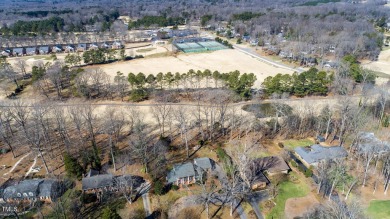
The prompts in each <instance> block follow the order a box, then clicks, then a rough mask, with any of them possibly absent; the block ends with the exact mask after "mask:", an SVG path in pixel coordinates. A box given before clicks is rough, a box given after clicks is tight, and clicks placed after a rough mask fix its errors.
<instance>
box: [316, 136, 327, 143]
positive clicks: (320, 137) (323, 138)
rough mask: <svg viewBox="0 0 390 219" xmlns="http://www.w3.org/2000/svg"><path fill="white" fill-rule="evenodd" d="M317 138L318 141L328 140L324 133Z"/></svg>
mask: <svg viewBox="0 0 390 219" xmlns="http://www.w3.org/2000/svg"><path fill="white" fill-rule="evenodd" d="M316 140H317V141H318V142H325V141H326V139H325V137H324V136H322V135H317V137H316Z"/></svg>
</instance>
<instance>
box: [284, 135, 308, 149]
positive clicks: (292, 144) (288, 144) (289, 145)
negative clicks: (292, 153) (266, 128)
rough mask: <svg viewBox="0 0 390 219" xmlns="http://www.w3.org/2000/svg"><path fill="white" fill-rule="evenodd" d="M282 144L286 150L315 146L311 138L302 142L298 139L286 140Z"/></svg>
mask: <svg viewBox="0 0 390 219" xmlns="http://www.w3.org/2000/svg"><path fill="white" fill-rule="evenodd" d="M282 143H283V145H284V147H285V148H286V149H290V150H294V149H295V148H296V147H306V146H310V145H313V144H314V141H313V140H311V139H309V138H305V139H300V140H296V139H289V140H284V141H282Z"/></svg>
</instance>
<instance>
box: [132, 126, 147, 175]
mask: <svg viewBox="0 0 390 219" xmlns="http://www.w3.org/2000/svg"><path fill="white" fill-rule="evenodd" d="M146 129H147V125H146V124H145V123H143V121H141V120H140V119H137V120H136V121H135V124H134V128H133V134H132V136H131V138H130V141H129V145H130V151H131V154H132V156H133V157H134V158H135V159H138V160H140V161H141V163H142V166H143V167H144V169H145V172H146V173H148V172H149V169H148V164H149V160H150V158H151V156H152V154H151V151H150V147H151V144H150V143H151V139H150V137H149V135H148V134H147V130H146Z"/></svg>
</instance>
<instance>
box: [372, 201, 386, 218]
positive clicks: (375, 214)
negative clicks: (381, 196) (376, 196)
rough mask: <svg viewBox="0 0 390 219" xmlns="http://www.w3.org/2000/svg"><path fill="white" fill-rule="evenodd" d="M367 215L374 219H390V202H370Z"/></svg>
mask: <svg viewBox="0 0 390 219" xmlns="http://www.w3.org/2000/svg"><path fill="white" fill-rule="evenodd" d="M367 214H368V216H370V218H372V219H390V200H386V201H380V200H375V201H371V202H370V206H369V207H368V208H367Z"/></svg>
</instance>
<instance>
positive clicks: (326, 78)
mask: <svg viewBox="0 0 390 219" xmlns="http://www.w3.org/2000/svg"><path fill="white" fill-rule="evenodd" d="M332 80H333V76H332V74H328V73H326V72H325V71H319V70H318V69H316V68H311V69H310V70H308V71H305V72H302V73H294V74H293V75H289V74H284V75H282V74H277V75H275V76H268V77H267V78H265V80H264V82H263V83H262V85H263V86H264V91H265V93H266V94H267V95H268V96H270V95H271V94H273V93H278V94H282V93H287V94H290V95H295V96H298V97H303V96H307V95H326V94H327V93H328V89H329V86H330V84H331V82H332Z"/></svg>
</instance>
